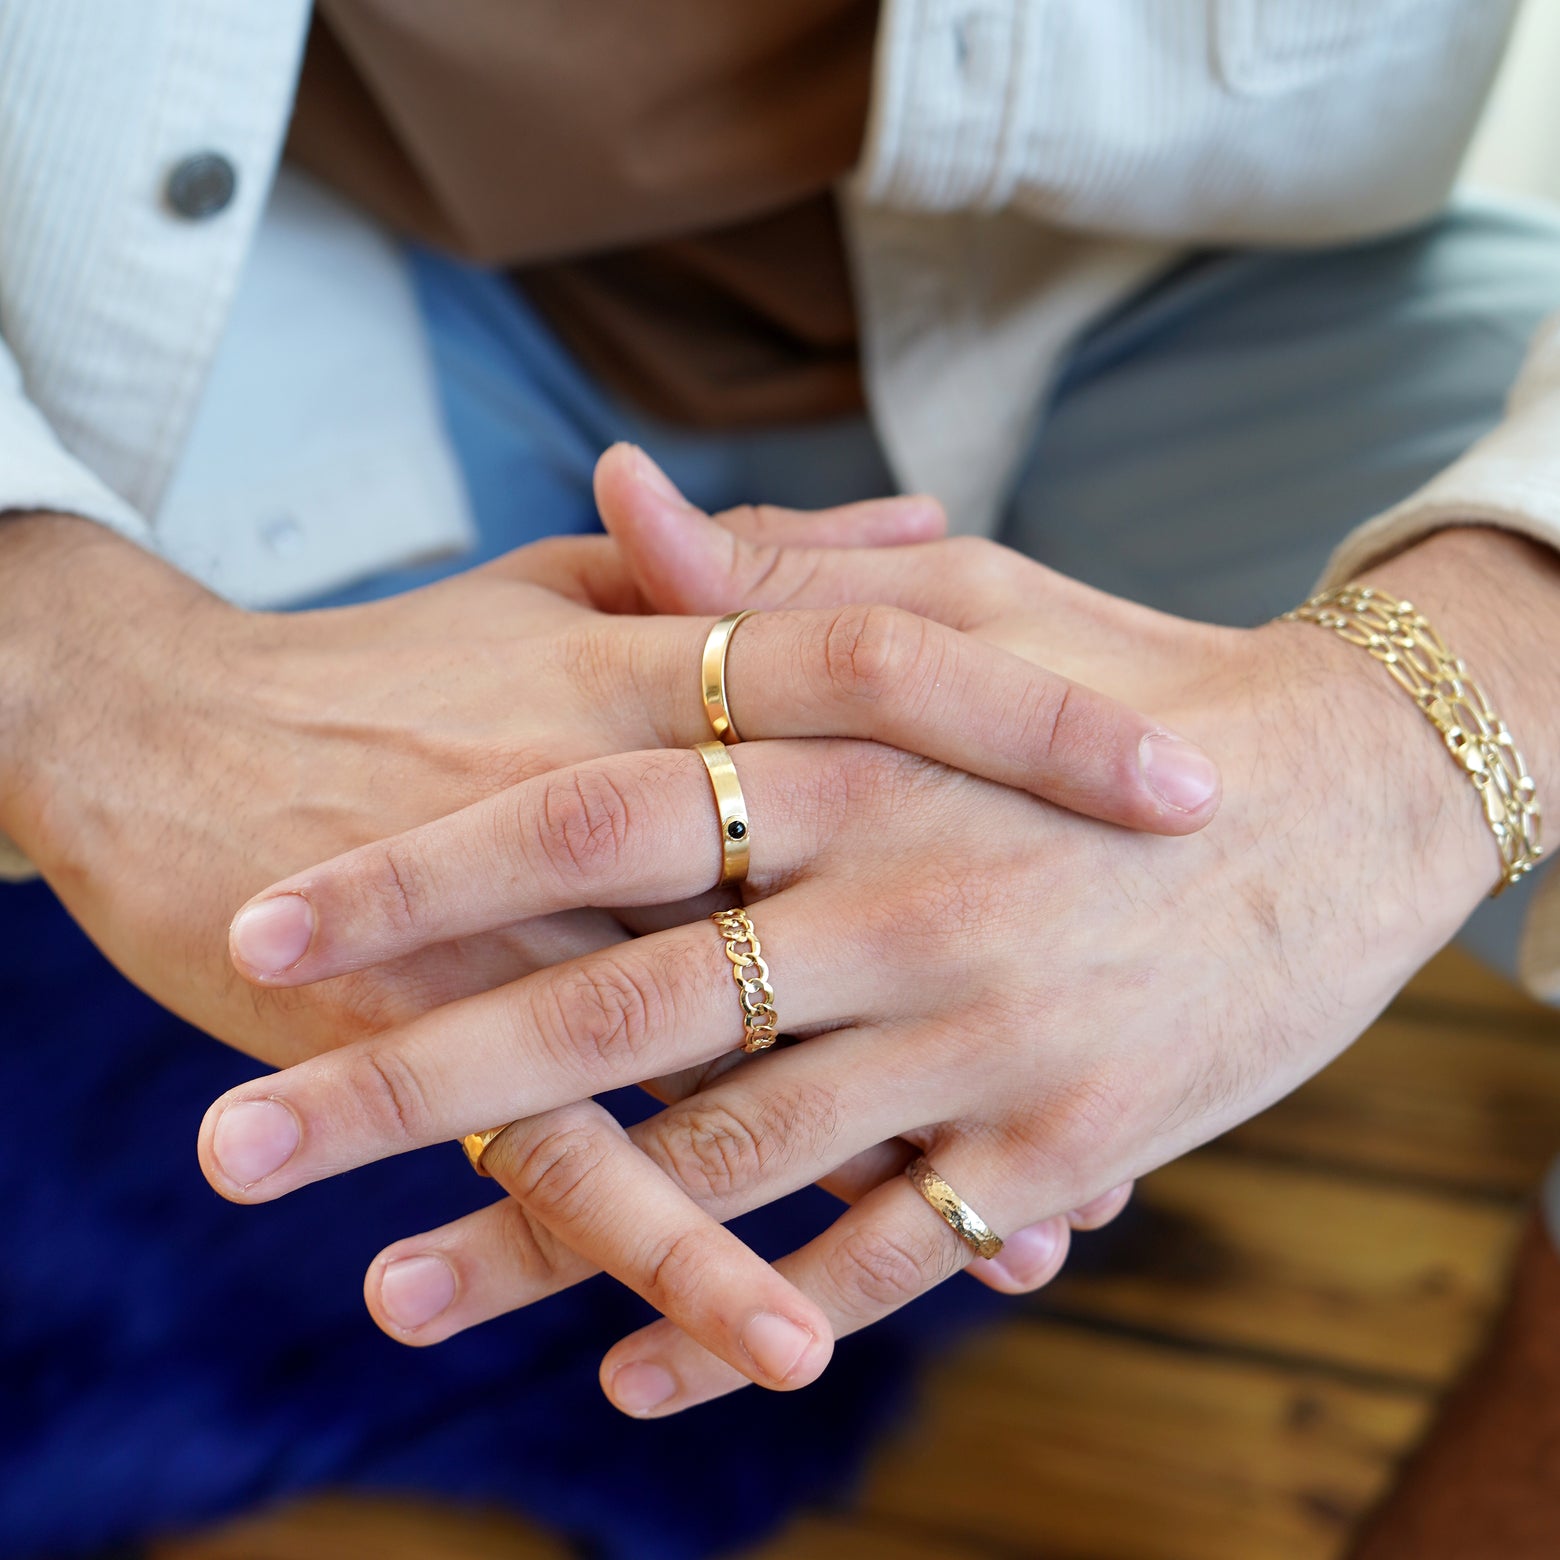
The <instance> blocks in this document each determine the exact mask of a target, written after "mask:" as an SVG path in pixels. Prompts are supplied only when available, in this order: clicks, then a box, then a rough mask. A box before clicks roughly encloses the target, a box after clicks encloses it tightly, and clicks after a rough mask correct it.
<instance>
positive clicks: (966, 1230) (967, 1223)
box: [905, 1159, 1002, 1257]
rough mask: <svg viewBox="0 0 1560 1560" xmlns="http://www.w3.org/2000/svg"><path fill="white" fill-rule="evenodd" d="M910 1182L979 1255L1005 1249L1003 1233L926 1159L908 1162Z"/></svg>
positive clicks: (960, 1237)
mask: <svg viewBox="0 0 1560 1560" xmlns="http://www.w3.org/2000/svg"><path fill="white" fill-rule="evenodd" d="M905 1174H906V1175H907V1176H908V1177H909V1178H910V1184H911V1185H912V1186H913V1187H914V1188H915V1189H916V1191H918V1192H919V1193H920V1194H921V1195H922V1196H923V1197H924V1198H925V1199H926V1200H927V1202H929V1203H930V1204H931V1205H932V1207H934V1208H935V1209H936V1210H937V1211H938V1213H940V1214H941V1215H942V1216H943V1218H944V1219H946V1220H947V1222H948V1227H949V1229H951V1230H952V1231H953V1233H954V1234H955V1235H957V1236H958V1237H959V1239H960V1240H962V1241H963V1242H964V1244H965V1245H966V1246H968V1247H969V1248H970V1250H971V1251H973V1252H974V1253H975V1255H976V1256H977V1257H994V1256H996V1254H997V1253H998V1252H999V1251H1001V1250H1002V1237H1001V1236H1000V1235H998V1234H997V1232H996V1231H995V1230H994V1229H992V1227H991V1226H990V1225H989V1224H987V1223H986V1221H985V1220H984V1219H983V1218H981V1216H980V1215H979V1214H978V1213H976V1211H975V1210H974V1209H973V1208H972V1207H970V1205H969V1204H968V1203H967V1202H965V1200H964V1199H963V1198H962V1197H960V1196H959V1194H958V1193H957V1192H956V1191H954V1189H953V1188H952V1187H951V1186H949V1185H948V1183H947V1182H946V1181H945V1180H943V1178H942V1177H941V1176H940V1175H938V1173H937V1172H936V1171H935V1170H934V1169H932V1167H931V1165H930V1164H929V1163H928V1162H927V1161H926V1160H925V1159H912V1160H911V1161H910V1163H909V1164H908V1165H906V1166H905Z"/></svg>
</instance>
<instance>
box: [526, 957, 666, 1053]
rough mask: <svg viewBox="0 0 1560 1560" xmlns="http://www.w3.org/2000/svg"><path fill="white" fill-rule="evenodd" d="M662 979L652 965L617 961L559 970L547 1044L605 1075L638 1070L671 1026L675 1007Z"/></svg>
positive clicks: (547, 1011)
mask: <svg viewBox="0 0 1560 1560" xmlns="http://www.w3.org/2000/svg"><path fill="white" fill-rule="evenodd" d="M662 978H663V977H662V976H661V975H660V974H659V973H658V972H657V971H656V970H655V969H654V967H653V966H651V965H649V964H648V963H645V962H639V963H635V964H629V963H625V962H622V961H621V960H620V959H616V958H612V959H600V960H593V961H591V962H589V963H587V964H585V965H583V966H582V967H580V968H578V969H574V970H568V971H559V973H558V974H557V976H556V977H555V979H554V980H553V981H552V983H551V984H550V985H549V987H548V988H547V990H548V998H547V1001H546V1003H545V1005H544V1013H543V1017H542V1021H541V1028H542V1036H543V1041H544V1043H545V1044H547V1045H549V1046H551V1048H552V1049H553V1051H554V1052H555V1054H560V1055H562V1054H568V1055H572V1056H576V1057H582V1058H583V1059H584V1061H585V1063H586V1065H587V1067H589V1068H590V1069H591V1070H592V1071H593V1072H599V1073H600V1074H602V1075H603V1076H607V1077H617V1076H619V1075H621V1074H623V1073H625V1072H632V1071H633V1069H634V1068H636V1067H638V1066H639V1065H640V1064H641V1062H642V1061H643V1060H644V1058H645V1055H646V1053H647V1051H648V1050H649V1049H650V1048H651V1047H652V1046H653V1045H654V1042H655V1040H656V1038H657V1037H658V1036H660V1035H661V1034H662V1033H664V1032H665V1030H666V1027H667V1020H668V1017H669V1014H670V1011H671V1008H672V1003H671V1002H670V1001H669V999H668V996H667V993H666V989H665V987H664V986H663V985H662ZM659 1070H661V1069H656V1068H652V1069H650V1072H655V1071H659ZM634 1076H635V1077H639V1076H641V1074H640V1073H639V1072H634ZM643 1076H649V1073H645V1074H643Z"/></svg>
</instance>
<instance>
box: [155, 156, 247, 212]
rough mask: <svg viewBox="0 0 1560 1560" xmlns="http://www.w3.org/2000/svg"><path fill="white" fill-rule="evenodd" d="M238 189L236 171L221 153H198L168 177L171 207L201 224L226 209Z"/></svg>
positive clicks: (179, 165) (175, 168)
mask: <svg viewBox="0 0 1560 1560" xmlns="http://www.w3.org/2000/svg"><path fill="white" fill-rule="evenodd" d="M237 188H238V173H237V170H236V169H235V168H234V167H233V164H232V163H230V162H229V161H228V160H227V158H226V157H224V156H223V155H222V154H221V152H195V153H193V154H192V155H191V156H189V157H186V158H185V159H184V160H183V161H182V162H180V163H178V164H176V165H175V167H174V170H173V172H172V173H170V174H169V175H168V204H169V205H170V206H172V207H173V209H174V210H175V211H176V212H178V213H179V215H180V216H181V217H188V218H190V220H191V221H192V222H198V221H200V219H201V218H202V217H214V216H216V214H217V213H218V212H219V211H222V210H225V209H226V207H227V205H228V203H229V202H230V201H231V200H232V199H233V192H234V191H235V190H236V189H237Z"/></svg>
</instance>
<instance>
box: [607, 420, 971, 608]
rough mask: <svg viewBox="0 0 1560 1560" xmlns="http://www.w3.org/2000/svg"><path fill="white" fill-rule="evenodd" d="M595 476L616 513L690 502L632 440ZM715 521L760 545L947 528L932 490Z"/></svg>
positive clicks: (758, 507)
mask: <svg viewBox="0 0 1560 1560" xmlns="http://www.w3.org/2000/svg"><path fill="white" fill-rule="evenodd" d="M595 480H596V496H597V502H598V504H600V503H602V502H603V501H604V502H605V505H606V506H607V507H610V508H612V509H613V511H614V512H615V513H617V512H621V510H622V508H623V505H624V501H625V498H626V500H627V502H628V503H629V504H634V503H641V502H648V503H650V504H653V505H658V506H660V505H676V506H684V505H686V504H687V500H686V499H685V498H684V497H683V496H682V494H681V493H680V492H678V490H677V488H676V486H675V485H674V484H673V483H672V481H671V479H670V478H669V477H667V475H666V474H665V472H663V471H662V470H661V468H660V467H659V466H657V465H656V463H655V462H654V461H653V460H651V459H650V457H649V456H648V455H646V454H645V452H644V451H643V450H642V449H639V448H638V447H637V446H635V445H632V444H614V445H613V446H612V448H611V449H609V450H607V451H606V453H605V454H604V455H602V457H601V459H600V460H599V461H598V462H597V464H596V479H595ZM713 523H714V524H716V525H717V526H719V527H720V528H721V529H722V530H725V531H729V532H731V533H732V534H733V535H735V536H739V537H741V538H742V540H743V541H745V542H748V543H751V544H753V545H755V546H760V547H776V546H784V547H898V546H904V545H907V544H909V543H912V542H930V541H935V540H936V539H937V538H939V537H941V536H943V535H945V534H946V532H947V529H948V517H947V515H946V514H944V512H943V507H942V505H941V504H939V503H938V502H937V500H936V499H935V498H932V497H930V496H929V495H927V494H906V495H897V496H893V497H887V498H871V499H865V500H862V501H859V502H857V503H853V504H840V505H838V506H836V507H834V508H831V509H785V508H782V507H781V506H779V505H775V504H742V505H739V506H738V507H736V508H735V509H726V510H722V511H721V513H720V514H718V515H716V516H714V517H713ZM625 567H626V564H625ZM629 572H632V571H631V570H630V571H629ZM661 610H665V609H664V608H663V609H661Z"/></svg>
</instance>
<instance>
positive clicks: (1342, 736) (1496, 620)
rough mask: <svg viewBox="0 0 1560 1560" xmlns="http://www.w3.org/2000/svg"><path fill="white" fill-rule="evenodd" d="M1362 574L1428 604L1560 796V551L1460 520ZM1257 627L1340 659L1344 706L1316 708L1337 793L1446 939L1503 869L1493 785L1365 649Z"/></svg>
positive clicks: (1538, 776) (1333, 693)
mask: <svg viewBox="0 0 1560 1560" xmlns="http://www.w3.org/2000/svg"><path fill="white" fill-rule="evenodd" d="M1359 583H1361V584H1366V585H1370V586H1372V587H1373V588H1374V589H1375V590H1376V591H1377V592H1378V593H1379V594H1381V595H1384V596H1389V597H1396V598H1397V599H1400V600H1404V601H1407V602H1410V603H1411V604H1412V605H1413V607H1414V608H1415V609H1416V610H1417V611H1418V612H1419V613H1421V614H1422V615H1423V616H1424V618H1425V619H1426V620H1427V621H1428V623H1429V624H1430V625H1431V627H1432V629H1433V630H1434V631H1435V633H1436V634H1438V635H1439V636H1440V637H1441V639H1442V640H1443V641H1444V642H1445V644H1446V646H1447V647H1448V649H1449V651H1450V653H1451V655H1452V656H1453V657H1455V658H1457V659H1458V660H1460V661H1461V662H1462V663H1463V665H1464V666H1465V667H1466V669H1467V677H1468V679H1469V680H1470V681H1471V682H1473V683H1474V684H1476V685H1477V686H1478V688H1479V689H1480V690H1481V691H1482V692H1483V693H1484V695H1485V696H1486V697H1487V699H1488V701H1489V705H1490V708H1491V709H1493V711H1494V712H1495V714H1496V715H1497V716H1498V717H1499V718H1500V719H1501V720H1503V721H1504V722H1505V724H1506V725H1507V727H1508V728H1509V729H1510V731H1511V733H1512V735H1513V738H1514V740H1515V744H1516V747H1517V749H1518V751H1519V752H1521V753H1522V754H1523V755H1524V756H1525V757H1526V759H1527V760H1528V763H1529V765H1530V769H1529V772H1530V773H1531V774H1532V775H1533V777H1534V779H1535V782H1536V784H1537V787H1538V797H1539V801H1540V804H1542V802H1543V801H1544V799H1545V798H1546V797H1554V800H1555V804H1556V805H1560V796H1557V795H1556V794H1555V793H1556V789H1557V787H1556V784H1555V782H1554V780H1552V779H1550V780H1546V777H1549V776H1556V775H1557V774H1560V729H1557V721H1556V711H1557V710H1560V687H1557V680H1560V635H1557V630H1560V560H1557V559H1556V557H1555V555H1553V554H1552V553H1549V552H1547V551H1546V550H1545V549H1542V548H1539V547H1537V546H1535V545H1534V544H1533V543H1531V542H1528V541H1526V540H1524V539H1523V538H1520V537H1515V536H1511V535H1508V534H1506V533H1503V532H1498V531H1490V530H1480V529H1457V530H1452V531H1446V532H1441V533H1437V534H1436V535H1435V536H1432V537H1429V538H1427V539H1426V540H1425V541H1424V542H1422V543H1420V544H1419V545H1418V546H1416V547H1415V548H1412V549H1410V550H1408V551H1405V552H1403V553H1401V554H1399V555H1397V556H1396V557H1394V558H1392V559H1390V560H1388V561H1386V562H1384V563H1382V564H1379V565H1377V566H1375V567H1373V568H1371V569H1367V570H1365V571H1363V573H1362V574H1361V576H1360V580H1359ZM1259 633H1261V634H1264V635H1268V636H1275V635H1280V634H1287V635H1288V636H1289V637H1288V639H1287V643H1286V645H1285V646H1283V647H1282V649H1283V653H1285V654H1288V655H1295V654H1299V653H1300V652H1301V644H1302V638H1303V640H1304V641H1305V648H1304V654H1305V656H1306V657H1307V659H1308V660H1309V661H1311V662H1312V663H1313V664H1314V665H1328V666H1330V667H1331V669H1332V676H1331V678H1330V686H1329V687H1328V689H1327V691H1326V692H1324V693H1323V695H1322V697H1323V701H1324V704H1326V703H1330V702H1332V701H1333V700H1336V701H1338V707H1337V708H1334V709H1332V710H1331V711H1330V712H1329V711H1327V710H1325V709H1323V710H1322V711H1321V712H1319V720H1320V721H1321V722H1322V724H1319V725H1317V726H1316V727H1315V729H1313V732H1312V737H1311V740H1312V742H1313V743H1315V744H1318V745H1319V746H1320V748H1321V751H1323V752H1326V753H1331V754H1332V755H1333V757H1332V760H1331V764H1330V767H1331V769H1332V770H1333V771H1334V772H1333V775H1332V778H1331V780H1330V781H1325V782H1324V783H1327V784H1328V785H1330V786H1331V787H1332V788H1333V789H1334V796H1335V800H1336V801H1337V802H1340V803H1342V804H1343V805H1344V806H1346V807H1352V808H1356V809H1359V810H1360V812H1361V815H1362V816H1363V817H1365V818H1370V819H1374V820H1375V823H1374V826H1373V829H1374V832H1375V834H1376V837H1377V839H1378V840H1379V843H1380V844H1381V845H1382V846H1383V847H1384V848H1385V850H1386V853H1387V854H1386V855H1385V857H1382V856H1379V855H1377V854H1376V853H1374V852H1373V853H1372V855H1373V859H1374V860H1376V861H1377V862H1378V864H1383V863H1384V864H1385V865H1386V869H1387V871H1388V876H1387V878H1386V879H1385V880H1384V883H1383V888H1384V891H1385V892H1386V893H1387V894H1388V895H1390V894H1391V893H1392V892H1393V891H1394V890H1393V885H1396V891H1397V892H1398V893H1400V894H1401V895H1402V897H1403V901H1404V905H1405V908H1406V909H1407V910H1408V911H1409V912H1410V921H1412V918H1413V917H1415V916H1417V917H1422V918H1423V919H1424V931H1425V933H1426V934H1427V935H1429V936H1430V937H1432V939H1433V940H1432V941H1431V943H1430V947H1434V946H1437V945H1438V943H1439V941H1441V940H1444V938H1445V937H1447V936H1450V935H1451V934H1452V933H1453V932H1454V931H1455V930H1456V928H1457V927H1458V926H1459V925H1460V924H1461V923H1462V921H1463V920H1464V919H1465V918H1466V916H1467V915H1468V914H1469V913H1470V912H1471V911H1472V910H1473V909H1474V908H1475V907H1476V906H1477V905H1478V903H1479V902H1480V901H1481V900H1482V899H1483V898H1484V897H1485V896H1486V895H1487V894H1489V893H1490V892H1491V891H1492V889H1493V888H1494V887H1495V885H1496V884H1497V883H1498V882H1499V881H1501V875H1502V872H1503V870H1504V863H1503V861H1502V857H1501V852H1500V848H1499V846H1498V844H1497V842H1496V838H1495V835H1494V832H1493V831H1492V828H1491V825H1490V822H1489V820H1488V818H1487V817H1486V814H1485V807H1484V800H1485V798H1484V796H1483V795H1482V794H1481V792H1480V790H1479V788H1478V787H1477V786H1475V784H1474V783H1473V779H1472V776H1471V775H1470V774H1469V772H1468V771H1467V769H1466V768H1465V767H1464V766H1463V764H1462V763H1461V762H1459V760H1458V759H1457V758H1455V757H1454V756H1453V754H1452V753H1451V752H1450V751H1449V750H1448V747H1447V742H1446V739H1445V737H1444V735H1443V733H1442V731H1441V730H1440V729H1439V728H1438V726H1437V724H1436V723H1435V722H1433V721H1432V720H1431V719H1430V718H1429V717H1428V716H1427V714H1426V712H1425V711H1424V709H1422V708H1421V707H1420V706H1419V704H1418V703H1417V702H1416V700H1415V698H1414V696H1413V695H1412V694H1411V693H1409V692H1408V691H1407V690H1406V689H1405V688H1404V687H1402V686H1401V685H1400V684H1399V683H1398V682H1397V681H1396V680H1394V678H1393V676H1392V675H1391V674H1390V672H1389V671H1388V668H1387V667H1386V666H1384V665H1383V664H1382V663H1381V662H1380V661H1378V660H1377V659H1376V658H1375V657H1374V656H1373V655H1372V654H1371V653H1370V652H1369V651H1368V650H1367V649H1365V648H1364V647H1362V646H1360V645H1357V644H1353V643H1350V642H1348V641H1347V640H1345V639H1344V638H1342V637H1340V636H1339V635H1338V634H1337V633H1335V632H1333V631H1331V630H1330V629H1327V628H1324V627H1321V626H1319V625H1317V624H1315V623H1314V622H1292V623H1284V622H1279V623H1275V624H1271V625H1268V626H1267V628H1265V629H1263V630H1259ZM1318 657H1320V658H1321V660H1320V661H1318V660H1317V658H1318ZM1552 816H1555V815H1554V814H1552ZM1399 866H1401V868H1402V869H1403V872H1404V873H1406V875H1399V872H1398V870H1397V869H1398V867H1399ZM1411 929H1412V928H1411V927H1410V930H1411ZM1426 951H1427V952H1428V951H1429V950H1428V949H1427V950H1426Z"/></svg>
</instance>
